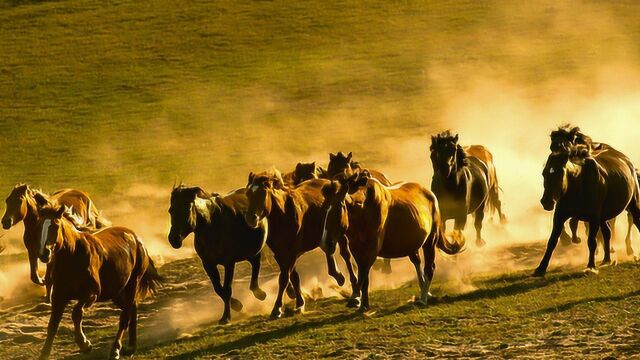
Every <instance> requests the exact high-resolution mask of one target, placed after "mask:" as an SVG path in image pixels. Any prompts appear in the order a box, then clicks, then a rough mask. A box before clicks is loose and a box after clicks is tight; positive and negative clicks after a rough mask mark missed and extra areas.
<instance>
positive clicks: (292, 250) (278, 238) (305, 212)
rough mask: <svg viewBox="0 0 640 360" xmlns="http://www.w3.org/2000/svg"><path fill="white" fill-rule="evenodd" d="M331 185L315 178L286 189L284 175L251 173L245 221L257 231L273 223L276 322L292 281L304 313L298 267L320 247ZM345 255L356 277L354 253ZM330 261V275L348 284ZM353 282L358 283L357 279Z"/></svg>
mask: <svg viewBox="0 0 640 360" xmlns="http://www.w3.org/2000/svg"><path fill="white" fill-rule="evenodd" d="M327 183H329V181H328V180H325V179H312V180H308V181H305V182H303V183H302V184H300V185H299V186H298V187H295V188H289V187H286V186H284V183H283V180H282V176H281V175H280V173H279V171H277V170H276V169H272V170H268V171H265V172H262V173H259V174H254V173H250V174H249V181H248V184H247V198H248V199H249V206H248V209H247V212H246V214H245V220H246V222H247V224H249V226H251V227H254V228H255V227H257V226H258V224H259V223H260V221H262V220H263V219H265V218H266V219H267V221H268V224H269V235H268V236H267V245H269V248H270V249H271V250H272V251H273V254H274V256H275V259H276V262H277V263H278V266H279V267H280V276H279V278H278V295H277V297H276V302H275V304H274V306H273V311H272V312H271V318H272V319H277V318H279V317H281V316H282V295H283V292H284V291H285V289H286V287H287V285H288V284H289V281H291V285H292V287H293V290H294V292H295V298H296V308H295V310H296V312H302V311H303V310H304V298H303V297H302V292H301V290H300V277H299V275H298V272H297V271H296V268H295V265H296V260H297V259H298V257H300V256H301V255H302V254H304V253H306V252H309V251H311V250H313V249H315V248H317V247H318V246H319V245H320V239H321V237H322V221H323V215H324V214H323V211H322V203H323V201H324V197H323V196H322V193H321V189H322V186H323V185H325V184H327ZM323 250H325V249H323ZM334 250H335V249H334ZM334 250H325V253H327V254H333V251H334ZM341 254H342V256H343V257H345V259H344V260H345V262H346V263H347V267H348V269H349V272H350V274H352V273H353V269H352V268H351V258H350V254H349V253H348V251H347V252H343V251H342V249H341ZM347 255H348V256H349V257H348V258H347V257H346V256H347ZM327 261H328V263H329V275H331V276H333V277H334V278H335V279H336V281H338V283H339V284H340V282H342V283H344V277H341V278H340V277H338V276H337V275H336V269H335V261H334V260H333V257H332V256H331V255H327ZM331 263H332V264H333V267H334V269H333V270H332V269H331V266H332V265H331ZM354 276H355V275H354ZM351 280H352V281H355V279H354V278H352V279H351ZM340 285H341V284H340ZM352 285H353V283H352Z"/></svg>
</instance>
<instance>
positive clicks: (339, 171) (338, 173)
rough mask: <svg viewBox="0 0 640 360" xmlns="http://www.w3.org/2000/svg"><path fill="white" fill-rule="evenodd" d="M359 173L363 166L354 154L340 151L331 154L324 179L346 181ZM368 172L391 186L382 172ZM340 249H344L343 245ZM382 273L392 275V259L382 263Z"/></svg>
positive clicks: (383, 183)
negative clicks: (354, 157) (354, 158)
mask: <svg viewBox="0 0 640 360" xmlns="http://www.w3.org/2000/svg"><path fill="white" fill-rule="evenodd" d="M358 171H362V166H361V165H360V163H359V162H357V161H353V153H351V152H349V154H347V155H345V154H344V153H343V152H342V151H339V152H337V153H335V154H333V153H329V166H328V167H327V171H326V172H325V174H324V176H322V177H323V178H325V179H329V180H340V179H346V178H348V177H350V176H352V175H353V174H355V173H356V172H358ZM367 172H368V173H369V174H370V175H371V176H372V177H374V178H376V179H378V181H380V183H382V185H386V186H391V180H389V179H388V178H387V176H386V175H385V174H383V173H381V172H380V171H377V170H367ZM340 247H341V248H342V245H340ZM381 271H382V273H383V274H391V259H384V260H383V261H382V269H381Z"/></svg>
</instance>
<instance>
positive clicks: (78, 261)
mask: <svg viewBox="0 0 640 360" xmlns="http://www.w3.org/2000/svg"><path fill="white" fill-rule="evenodd" d="M37 230H38V239H39V247H38V253H37V254H38V257H39V258H40V260H41V261H42V262H44V263H49V261H51V262H52V264H53V273H52V276H53V293H52V296H51V318H50V319H49V326H48V328H47V339H46V341H45V343H44V346H43V348H42V352H41V354H40V358H41V359H46V358H48V357H49V354H50V353H51V348H52V346H53V340H54V338H55V336H56V333H57V332H58V326H59V325H60V320H61V318H62V315H63V313H64V309H65V307H66V306H67V304H68V303H69V302H71V301H72V300H77V301H78V303H77V304H76V305H75V306H74V308H73V313H72V316H71V317H72V319H73V325H74V334H75V341H76V343H77V344H78V346H79V347H80V351H82V352H88V351H90V350H91V342H89V340H87V337H86V336H85V334H84V332H83V330H82V317H83V313H84V309H86V308H88V307H90V306H91V305H93V303H95V302H96V301H108V300H112V301H113V302H114V304H116V305H117V306H118V307H119V308H120V309H121V310H122V312H121V314H120V324H119V328H118V333H117V335H116V340H115V342H114V344H113V347H112V348H111V358H112V359H119V358H120V350H121V349H122V337H123V335H124V332H125V331H126V330H127V329H129V351H130V352H133V351H135V348H136V338H137V331H136V327H137V319H138V315H137V301H138V300H140V299H142V298H144V297H145V296H146V295H149V294H154V293H155V292H156V291H157V287H158V285H159V281H160V277H159V276H158V273H157V271H156V268H155V266H154V264H153V261H152V260H151V258H150V257H149V255H148V253H147V250H146V249H145V247H144V245H143V244H142V242H141V241H140V239H139V238H138V236H137V235H136V234H135V233H134V232H133V231H131V230H129V229H126V228H123V227H109V228H105V229H103V230H100V231H99V232H97V233H95V234H91V233H88V232H82V231H79V230H78V229H76V227H75V225H74V223H73V221H72V216H71V214H70V212H69V211H68V209H67V208H66V206H60V207H51V206H47V207H44V208H42V209H40V217H39V220H38V224H37Z"/></svg>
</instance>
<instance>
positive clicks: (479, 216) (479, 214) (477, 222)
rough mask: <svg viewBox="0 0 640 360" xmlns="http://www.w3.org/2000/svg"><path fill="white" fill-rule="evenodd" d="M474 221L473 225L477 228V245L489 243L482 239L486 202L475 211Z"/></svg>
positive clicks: (481, 245)
mask: <svg viewBox="0 0 640 360" xmlns="http://www.w3.org/2000/svg"><path fill="white" fill-rule="evenodd" d="M473 217H474V222H473V225H474V226H475V228H476V245H477V246H478V247H483V246H485V245H486V244H487V243H486V242H485V241H484V240H483V239H482V221H483V220H484V204H482V205H480V207H479V208H478V209H477V210H476V212H475V213H473Z"/></svg>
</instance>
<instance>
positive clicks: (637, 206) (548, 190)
mask: <svg viewBox="0 0 640 360" xmlns="http://www.w3.org/2000/svg"><path fill="white" fill-rule="evenodd" d="M542 175H543V177H544V195H543V197H542V199H541V200H540V202H541V203H542V206H543V207H544V209H545V210H547V211H552V210H554V209H555V213H554V216H553V230H552V232H551V236H550V237H549V242H548V244H547V250H546V252H545V254H544V257H543V258H542V261H541V262H540V265H539V266H538V268H537V269H536V271H535V273H534V276H544V274H545V272H546V270H547V267H548V266H549V261H550V259H551V255H552V254H553V250H554V249H555V247H556V245H557V243H558V238H559V237H560V235H561V233H562V230H563V228H564V223H565V222H566V221H567V220H568V219H570V218H575V219H578V220H580V221H585V222H588V223H589V237H588V241H587V242H588V245H589V262H588V264H587V270H588V271H590V272H597V270H596V264H595V251H596V247H597V242H596V234H597V232H598V229H600V230H601V231H602V235H603V241H604V259H603V262H602V265H608V264H611V252H610V242H611V226H610V224H609V223H608V222H607V221H608V220H611V219H613V218H615V217H616V216H618V215H620V213H622V212H623V211H624V210H627V211H628V212H629V213H630V214H631V215H632V216H633V220H634V223H635V225H636V227H638V228H639V229H640V189H639V185H638V177H637V175H636V170H635V167H634V166H633V164H632V163H631V161H630V160H629V158H627V157H626V156H625V155H624V154H622V153H621V152H619V151H616V150H614V149H612V148H608V149H605V150H602V151H594V152H591V151H590V148H589V147H588V146H584V145H579V146H572V147H571V148H569V149H566V150H564V151H558V152H555V153H552V154H551V155H549V158H548V159H547V164H546V166H545V168H544V172H543V174H542Z"/></svg>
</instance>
